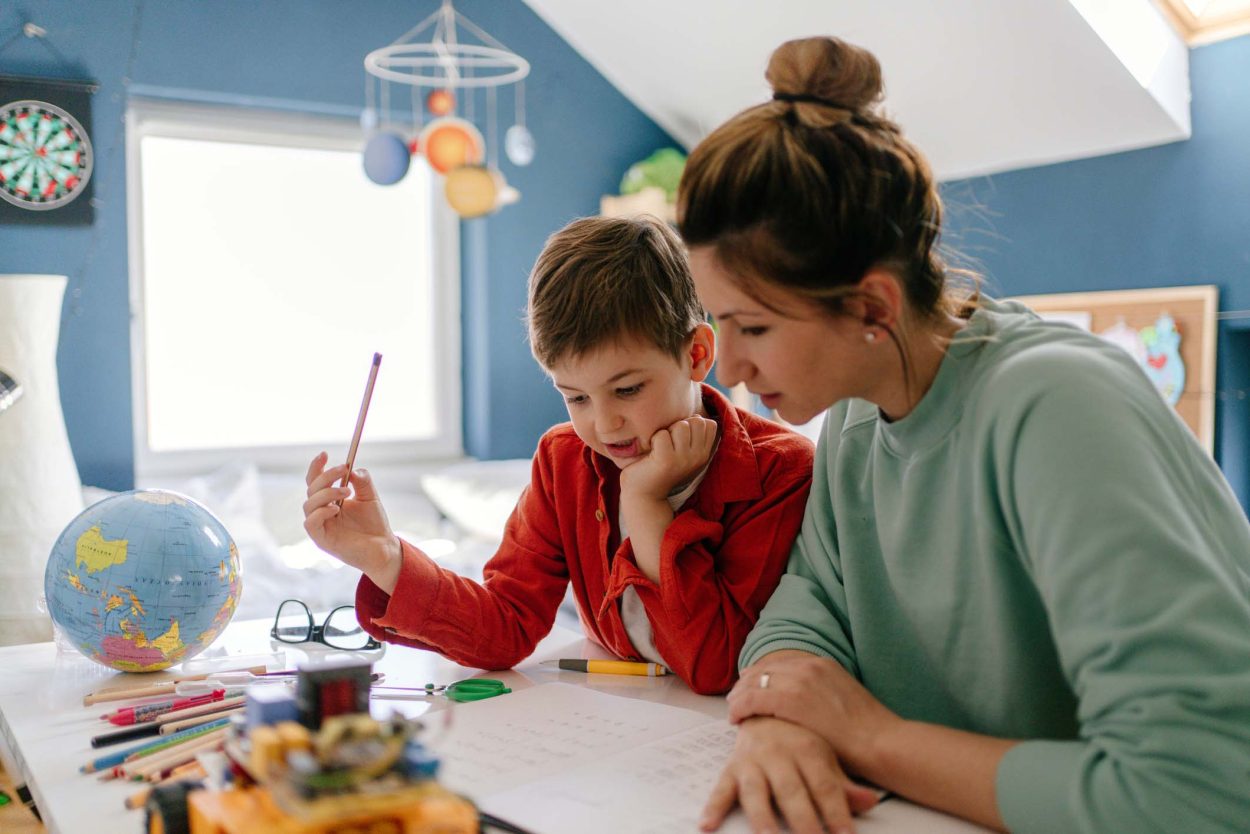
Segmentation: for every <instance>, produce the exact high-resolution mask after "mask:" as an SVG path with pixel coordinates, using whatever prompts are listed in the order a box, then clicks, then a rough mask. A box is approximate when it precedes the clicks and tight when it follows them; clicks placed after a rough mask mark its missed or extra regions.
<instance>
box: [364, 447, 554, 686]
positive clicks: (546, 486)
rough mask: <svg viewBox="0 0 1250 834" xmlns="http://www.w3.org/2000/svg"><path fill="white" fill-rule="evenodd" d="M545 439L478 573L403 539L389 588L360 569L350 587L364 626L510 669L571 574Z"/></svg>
mask: <svg viewBox="0 0 1250 834" xmlns="http://www.w3.org/2000/svg"><path fill="white" fill-rule="evenodd" d="M545 441H546V439H545V438H544V443H542V444H540V445H539V451H538V454H536V455H535V456H534V464H533V469H532V473H531V479H530V485H529V486H528V487H526V489H525V491H524V492H523V493H522V494H521V498H520V500H519V501H518V502H517V506H516V509H515V510H513V511H512V515H511V516H510V517H509V519H508V524H507V526H506V527H505V529H504V537H503V542H502V543H501V544H500V546H499V550H498V551H497V552H496V553H495V555H494V556H493V557H492V558H491V560H490V561H489V562H487V563H486V566H485V568H484V569H483V580H484V581H483V582H482V583H480V584H479V583H477V582H474V581H473V580H471V579H468V578H466V577H463V576H460V575H459V574H456V573H454V572H453V571H450V570H447V569H446V568H441V567H439V566H438V565H437V564H435V563H434V561H433V560H432V559H430V558H429V557H428V556H426V555H425V554H424V553H422V552H421V551H420V550H418V549H417V548H415V547H413V546H412V545H411V544H408V543H407V542H401V544H402V548H403V564H402V566H401V567H400V573H399V582H398V583H397V584H396V586H395V592H394V593H393V594H391V595H387V594H386V593H385V592H384V591H382V590H381V589H380V588H378V586H377V585H375V584H373V582H372V581H370V580H369V578H368V577H361V580H360V584H359V585H358V586H357V588H356V615H357V617H358V618H359V620H360V623H361V625H362V626H363V627H364V628H365V630H366V631H368V632H369V633H370V634H372V635H373V636H374V637H377V638H378V639H381V640H386V641H389V642H392V643H401V644H403V645H408V646H416V647H418V648H428V649H433V650H434V651H437V652H438V653H440V654H442V655H444V656H446V657H448V658H450V659H451V660H453V661H455V662H456V663H459V664H461V665H462V666H471V667H474V668H478V669H509V668H511V667H513V666H515V665H516V664H517V663H520V662H521V661H522V660H524V659H525V658H526V657H528V656H529V655H530V653H532V652H533V651H534V647H535V646H536V645H537V644H538V642H539V641H540V640H542V638H543V637H545V636H546V635H547V632H549V631H550V630H551V625H552V623H554V622H555V615H556V609H557V608H558V607H559V605H560V601H561V600H562V599H563V598H564V591H565V588H566V587H567V586H568V581H569V573H568V566H567V565H566V564H565V561H564V553H563V549H562V548H561V546H560V537H559V530H558V526H557V523H556V516H555V511H554V507H553V504H552V501H551V480H552V469H551V455H550V450H549V448H546V442H545Z"/></svg>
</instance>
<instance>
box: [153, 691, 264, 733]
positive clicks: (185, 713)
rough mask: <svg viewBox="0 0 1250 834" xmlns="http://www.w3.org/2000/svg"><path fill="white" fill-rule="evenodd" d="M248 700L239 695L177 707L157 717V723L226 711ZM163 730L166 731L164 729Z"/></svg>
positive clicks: (167, 722)
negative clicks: (198, 704) (206, 702)
mask: <svg viewBox="0 0 1250 834" xmlns="http://www.w3.org/2000/svg"><path fill="white" fill-rule="evenodd" d="M246 702H247V696H245V695H239V696H237V697H234V698H225V699H224V700H221V701H214V702H213V703H211V704H201V705H200V706H198V707H187V708H186V709H177V710H174V711H173V712H167V713H165V714H164V715H162V716H160V717H159V718H157V719H156V723H157V724H160V725H162V726H164V725H165V724H171V723H173V722H175V721H181V720H182V719H184V718H195V717H196V716H200V715H212V714H213V713H217V712H225V711H227V710H232V709H234V708H235V707H241V706H243V705H244V704H245V703H246ZM162 732H164V731H163V730H162Z"/></svg>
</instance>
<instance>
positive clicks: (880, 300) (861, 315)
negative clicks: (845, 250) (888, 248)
mask: <svg viewBox="0 0 1250 834" xmlns="http://www.w3.org/2000/svg"><path fill="white" fill-rule="evenodd" d="M858 290H859V292H858V293H857V294H856V295H855V296H854V298H853V299H852V300H850V301H848V302H847V305H846V308H847V311H848V312H849V313H850V314H851V315H852V316H853V317H854V318H857V319H859V320H860V323H861V324H863V326H864V327H865V328H866V329H868V330H870V331H874V332H875V330H886V331H893V330H895V328H896V327H897V325H898V321H899V319H900V318H901V317H902V315H903V305H904V304H906V303H907V302H906V295H905V293H904V292H903V284H902V282H901V281H900V280H899V278H898V276H897V275H895V274H894V273H893V272H890V271H889V270H887V269H882V268H880V267H873V268H872V269H870V270H868V272H866V273H865V274H864V277H863V278H861V279H859V286H858Z"/></svg>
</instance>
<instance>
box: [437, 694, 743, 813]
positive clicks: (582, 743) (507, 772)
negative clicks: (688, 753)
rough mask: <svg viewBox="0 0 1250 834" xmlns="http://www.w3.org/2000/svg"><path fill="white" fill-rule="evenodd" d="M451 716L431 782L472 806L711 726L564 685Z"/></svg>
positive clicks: (458, 709)
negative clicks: (701, 726)
mask: <svg viewBox="0 0 1250 834" xmlns="http://www.w3.org/2000/svg"><path fill="white" fill-rule="evenodd" d="M454 709H455V712H454V713H453V716H452V720H451V727H450V729H449V730H448V732H447V735H446V736H444V737H443V738H442V739H441V740H440V741H439V742H438V744H437V747H438V753H439V755H440V756H441V757H442V759H443V766H442V770H441V772H440V774H439V781H441V782H443V784H445V785H446V786H447V787H448V788H450V789H451V790H454V791H458V792H460V793H463V794H464V795H465V796H467V797H469V798H470V799H473V800H477V801H482V800H484V799H486V798H487V797H489V796H491V795H492V794H495V793H498V792H500V791H505V790H507V789H509V788H512V787H516V786H518V785H525V784H529V783H532V782H534V781H537V780H539V779H542V778H543V777H545V776H548V775H553V774H557V773H560V774H563V773H567V772H570V771H574V770H576V769H578V768H579V767H581V766H582V765H585V764H589V763H591V762H594V761H597V760H599V759H602V758H604V757H605V756H608V755H611V754H613V753H618V752H620V751H623V750H629V749H630V748H633V747H636V746H638V745H640V744H646V743H647V742H650V741H654V740H656V739H662V738H665V737H667V736H670V735H672V734H674V733H678V732H681V731H682V730H686V729H689V728H690V727H694V726H697V725H699V724H705V723H708V722H712V719H710V718H708V717H707V716H706V715H703V714H702V713H698V712H694V711H693V710H687V709H680V708H678V707H671V706H666V705H664V704H655V703H651V702H649V701H640V700H637V699H634V698H621V697H618V696H616V695H605V694H604V693H602V692H597V691H595V690H593V689H587V688H585V687H581V686H573V685H571V684H567V683H548V684H543V685H542V686H535V687H531V688H529V689H522V690H520V691H519V692H513V693H511V694H508V695H503V696H501V697H498V698H489V699H487V700H484V701H475V702H472V703H468V704H457V705H456V706H455V708H454ZM712 723H717V724H719V723H720V722H712Z"/></svg>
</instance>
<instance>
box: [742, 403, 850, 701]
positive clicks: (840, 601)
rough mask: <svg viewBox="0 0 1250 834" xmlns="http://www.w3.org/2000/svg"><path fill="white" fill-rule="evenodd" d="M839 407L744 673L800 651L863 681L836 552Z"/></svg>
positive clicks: (747, 649)
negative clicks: (833, 482) (770, 657)
mask: <svg viewBox="0 0 1250 834" xmlns="http://www.w3.org/2000/svg"><path fill="white" fill-rule="evenodd" d="M842 410H843V409H842V408H841V407H835V408H834V409H833V410H831V411H830V413H829V416H828V417H827V418H826V421H825V428H824V431H823V432H822V434H821V439H820V442H819V444H817V447H816V464H815V467H814V470H813V475H812V488H811V493H810V495H809V496H808V498H807V505H806V508H805V511H804V514H803V521H802V526H801V528H800V531H799V535H798V538H797V539H796V540H795V542H794V546H793V548H792V549H791V551H790V560H789V564H788V565H787V566H786V572H785V573H784V574H783V575H782V577H781V582H780V583H779V584H778V585H777V590H776V591H774V592H773V595H772V597H771V598H770V599H769V600H768V604H767V605H765V606H764V610H763V611H761V612H760V618H759V622H757V623H756V624H755V627H754V628H753V629H752V630H751V633H750V634H749V635H748V636H747V639H746V643H745V645H744V646H743V647H742V653H741V654H740V656H739V659H738V665H739V667H740V668H742V669H745V668H746V667H748V666H750V665H751V664H752V663H755V662H756V661H757V660H759V659H760V658H762V657H763V656H764V655H766V654H770V653H772V652H777V651H781V650H783V649H798V650H800V651H805V652H810V653H812V654H816V655H820V656H821V657H828V658H831V659H833V660H836V661H838V662H839V663H841V664H842V665H843V666H844V667H845V668H846V669H847V670H848V671H849V672H851V674H853V675H855V676H856V677H858V676H859V668H858V664H857V663H856V660H855V650H854V647H853V645H852V643H851V639H850V636H849V635H850V621H849V618H848V617H847V613H846V612H847V608H846V590H845V587H844V585H843V583H842V561H841V556H840V554H839V552H838V542H837V527H836V525H835V523H834V519H833V513H832V507H833V502H832V498H831V494H830V478H829V469H830V466H831V463H830V462H831V461H832V460H833V458H834V449H835V447H836V445H837V435H838V433H839V432H840V431H841V427H842V417H841V416H840V415H841V414H842Z"/></svg>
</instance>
